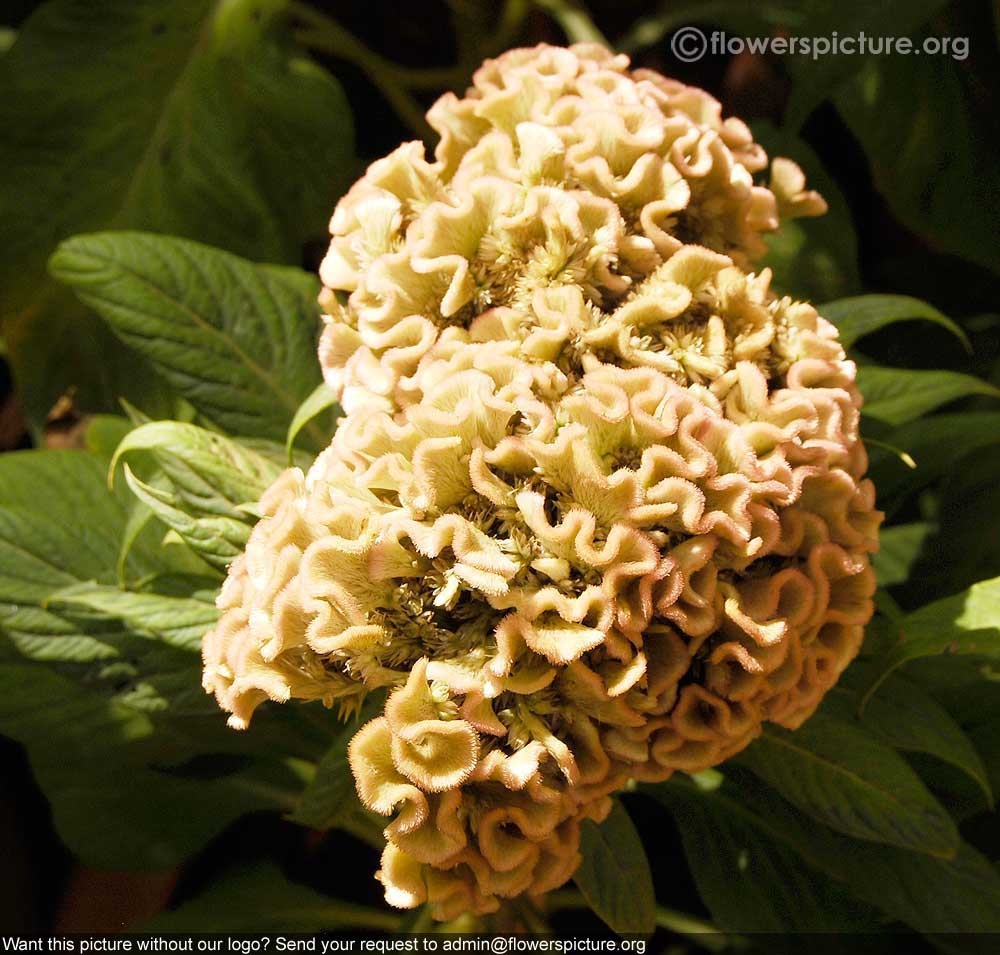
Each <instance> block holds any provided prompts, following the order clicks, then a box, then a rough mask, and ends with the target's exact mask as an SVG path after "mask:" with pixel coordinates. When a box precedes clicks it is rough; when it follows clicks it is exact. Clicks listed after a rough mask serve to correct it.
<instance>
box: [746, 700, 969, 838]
mask: <svg viewBox="0 0 1000 955" xmlns="http://www.w3.org/2000/svg"><path fill="white" fill-rule="evenodd" d="M736 759H737V761H738V762H739V763H740V764H741V765H744V766H746V767H748V768H749V769H750V770H751V771H752V772H754V773H755V774H756V775H757V776H759V777H760V778H761V779H763V780H765V781H766V782H767V783H768V785H770V786H772V787H774V789H776V790H777V791H778V792H779V793H781V795H782V796H784V797H785V798H786V799H787V800H788V801H789V802H791V803H792V804H793V805H795V806H797V807H798V808H799V809H801V810H802V811H803V812H805V813H807V814H808V815H810V816H812V817H813V818H814V819H817V820H819V821H820V822H823V823H825V824H826V825H828V826H830V828H832V829H835V830H837V831H838V832H842V833H844V834H845V835H849V836H853V837H854V838H856V839H863V840H868V841H874V842H883V843H886V844H887V845H894V846H899V847H901V848H905V849H913V850H916V851H917V852H926V853H929V854H931V855H938V856H948V855H950V854H951V853H952V852H954V850H955V847H956V846H957V845H958V831H957V830H956V828H955V824H954V823H953V822H952V820H951V818H950V817H949V816H948V814H947V813H946V812H945V810H944V809H943V808H942V807H941V806H940V805H939V804H938V802H937V800H935V798H934V797H933V796H932V795H931V794H930V792H929V791H928V790H927V788H926V787H925V786H924V784H923V783H922V782H921V781H920V778H919V777H918V776H917V775H916V773H914V772H913V770H912V769H910V767H909V766H907V764H906V762H905V761H904V760H903V759H901V758H900V757H899V756H898V755H897V754H896V753H895V752H893V750H891V749H889V747H887V746H884V745H882V744H881V743H879V742H877V741H876V740H874V739H872V738H871V737H870V736H868V735H867V734H866V733H864V732H862V731H861V730H859V729H856V728H855V727H853V726H851V725H850V724H848V723H844V722H842V721H840V720H836V719H833V718H831V717H829V716H827V715H826V714H824V713H817V714H815V715H814V716H812V717H811V718H810V719H809V720H808V721H806V723H805V724H804V725H803V726H801V727H800V728H799V729H798V730H796V731H795V732H794V733H791V732H789V731H788V730H785V729H782V728H780V727H775V726H767V727H766V728H765V730H764V733H763V734H762V735H761V736H760V737H759V738H758V739H757V740H756V742H754V743H752V744H751V745H750V747H749V748H748V749H746V750H744V752H743V753H742V754H740V755H739V756H737V757H736Z"/></svg>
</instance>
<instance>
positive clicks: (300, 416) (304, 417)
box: [285, 382, 340, 465]
mask: <svg viewBox="0 0 1000 955" xmlns="http://www.w3.org/2000/svg"><path fill="white" fill-rule="evenodd" d="M330 408H336V409H337V410H336V412H335V413H334V415H331V417H337V416H338V415H339V413H340V408H339V406H338V405H337V399H336V398H335V397H334V394H333V392H332V391H331V390H330V388H329V386H328V385H327V384H326V383H325V382H321V383H320V384H318V385H317V386H316V390H315V391H314V392H313V393H312V394H311V395H310V396H309V397H308V398H306V400H305V401H303V402H302V404H301V405H299V410H298V411H296V412H295V417H294V418H292V423H291V424H290V425H289V426H288V436H287V437H286V438H285V450H286V451H287V453H288V463H289V465H291V463H292V449H293V448H294V446H295V439H296V438H297V437H298V436H299V432H300V431H301V430H302V429H303V428H304V427H305V426H306V425H307V424H308V423H309V422H310V421H312V420H313V419H314V418H317V417H319V415H321V414H322V413H323V412H324V411H327V410H328V409H330ZM331 435H332V430H331Z"/></svg>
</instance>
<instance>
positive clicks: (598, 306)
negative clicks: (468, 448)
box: [320, 45, 826, 411]
mask: <svg viewBox="0 0 1000 955" xmlns="http://www.w3.org/2000/svg"><path fill="white" fill-rule="evenodd" d="M628 65H629V63H628V58H627V57H626V56H623V55H618V56H613V55H612V54H611V53H609V52H608V51H607V50H605V49H604V48H603V47H600V46H595V45H579V46H574V47H571V48H570V49H563V48H560V47H551V46H545V45H542V46H538V47H536V48H534V49H525V50H513V51H511V52H510V53H506V54H504V55H503V56H501V57H499V58H498V59H496V60H490V61H488V62H487V63H486V64H484V65H483V66H482V68H480V69H479V70H478V71H477V72H476V74H475V75H474V77H473V85H472V87H471V88H470V89H469V90H468V92H467V93H466V95H465V96H464V97H462V98H459V97H457V96H455V95H453V94H450V93H449V94H446V95H445V96H443V97H441V99H439V100H438V101H437V103H435V104H434V106H433V107H432V108H431V110H430V112H429V113H428V115H427V118H428V121H429V122H430V124H431V125H432V126H433V127H434V128H435V129H436V130H437V131H438V132H439V133H440V135H441V140H440V142H439V144H438V146H437V149H436V150H435V154H434V161H433V162H429V161H428V160H427V159H426V158H425V156H424V150H423V146H422V145H421V144H420V143H406V144H404V145H403V146H400V147H399V149H397V150H396V151H395V152H393V153H392V154H390V155H389V156H387V157H385V158H384V159H380V160H379V161H378V162H375V163H373V164H372V165H371V167H370V168H369V169H368V172H367V173H366V174H365V176H364V178H363V179H361V180H360V182H358V183H357V184H356V185H355V186H354V187H353V188H352V189H351V190H350V192H349V193H348V194H347V195H346V196H345V197H344V199H343V200H342V201H341V202H340V204H339V205H338V206H337V209H336V212H335V213H334V215H333V219H332V220H331V223H330V230H331V232H332V234H333V239H332V242H331V244H330V249H329V252H328V254H327V256H326V258H325V260H324V262H323V264H322V266H321V269H320V275H321V277H322V279H323V282H324V285H325V287H326V291H325V293H324V297H323V302H324V305H325V307H326V310H327V315H328V324H327V328H326V332H325V334H324V336H323V342H322V345H321V348H320V357H321V360H322V363H323V367H324V371H325V374H326V379H327V381H328V383H329V384H330V385H331V386H332V387H333V388H334V389H335V391H337V392H338V394H339V393H342V404H343V406H344V408H345V410H347V411H351V410H353V409H354V408H355V407H360V406H362V405H366V406H367V405H370V404H371V402H372V401H373V400H379V401H382V402H386V403H388V404H389V405H390V406H391V405H402V404H405V403H406V402H407V401H409V400H411V396H412V389H411V387H410V385H409V381H408V379H409V378H410V376H411V375H412V373H413V371H414V369H415V368H416V365H417V363H418V362H419V360H420V359H421V358H422V357H423V356H424V355H425V354H426V353H427V352H428V351H429V349H430V348H431V347H432V346H433V345H434V343H435V342H436V341H437V339H438V338H439V337H440V335H441V334H442V333H443V332H444V331H446V330H448V329H467V328H468V327H469V326H470V325H471V324H472V323H473V322H474V321H475V320H476V319H477V318H478V317H479V316H482V315H484V314H492V313H494V312H497V311H501V312H504V313H505V314H506V321H507V322H508V323H519V324H522V325H526V324H527V325H535V324H538V323H539V322H540V321H541V322H544V321H545V318H544V313H545V312H546V310H547V309H551V308H552V307H553V306H552V305H550V304H547V303H548V302H549V301H550V300H551V299H552V298H553V297H555V299H556V301H557V302H558V293H559V292H560V291H569V290H572V291H574V292H578V293H579V296H580V300H581V304H582V306H583V307H584V308H586V309H590V310H593V311H594V312H595V313H598V314H608V313H610V312H613V311H614V310H615V309H616V308H618V307H619V306H620V304H621V303H622V302H623V301H624V300H625V299H627V298H629V297H630V296H634V295H635V294H636V293H637V292H639V291H640V290H641V289H642V287H643V284H644V282H645V281H646V279H648V278H649V277H650V276H651V275H652V274H653V273H655V272H656V270H657V269H658V268H659V267H660V266H661V265H662V264H663V263H664V262H665V261H667V260H668V259H669V258H670V257H671V256H672V255H673V254H674V253H675V252H677V250H678V249H680V248H681V247H682V246H683V245H685V244H696V245H700V246H704V247H706V248H708V249H711V250H712V251H714V252H718V253H721V254H722V255H725V256H728V257H729V258H730V259H732V261H733V263H734V264H735V265H736V266H738V267H746V266H748V265H749V264H750V262H751V261H752V260H754V259H755V258H758V257H759V256H760V255H761V254H762V253H763V252H764V251H765V246H764V242H763V239H762V234H763V233H766V232H769V231H772V230H774V229H775V228H777V226H778V222H779V212H780V214H781V215H783V216H785V217H791V216H793V215H815V214H817V213H819V212H822V211H824V210H825V208H826V206H825V203H824V202H823V200H822V199H821V198H820V197H819V196H818V195H817V194H816V193H815V192H810V191H808V190H806V189H805V179H804V177H803V175H802V173H801V171H800V170H799V169H798V167H797V166H796V165H795V164H794V163H793V162H791V161H790V160H787V159H781V160H776V161H775V163H774V165H773V167H772V174H771V188H767V187H766V186H764V185H762V184H760V183H758V182H757V181H756V180H755V176H758V177H759V175H760V174H761V173H762V171H763V170H764V169H765V167H766V165H767V157H766V155H765V153H764V151H763V149H762V148H761V147H760V146H759V145H757V144H756V143H755V142H754V141H753V138H752V136H751V135H750V131H749V129H748V128H747V126H746V125H745V124H744V123H742V122H741V121H740V120H738V119H732V118H730V119H726V120H723V119H722V116H721V106H720V104H719V103H718V102H717V101H716V100H714V99H713V98H712V97H711V96H709V95H708V94H707V93H705V92H704V91H702V90H699V89H695V88H693V87H689V86H685V85H683V84H681V83H677V82H675V81H673V80H668V79H666V78H664V77H663V76H660V75H659V74H658V73H654V72H652V71H649V70H636V71H629V69H628ZM539 293H541V295H540V294H539ZM540 299H541V300H540ZM554 307H556V308H558V304H557V305H555V306H554ZM539 310H541V312H542V314H539Z"/></svg>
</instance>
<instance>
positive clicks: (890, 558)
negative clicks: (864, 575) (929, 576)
mask: <svg viewBox="0 0 1000 955" xmlns="http://www.w3.org/2000/svg"><path fill="white" fill-rule="evenodd" d="M932 530H933V525H931V524H928V523H926V522H924V521H918V522H916V523H914V524H897V525H896V526H895V527H886V528H883V529H882V530H881V531H880V532H879V537H878V553H877V554H873V555H872V566H873V567H874V568H875V576H876V577H877V578H878V584H879V586H880V587H891V586H892V585H893V584H900V583H902V582H903V581H904V580H906V579H907V577H909V576H910V568H911V567H913V565H914V563H916V560H917V558H918V557H919V556H920V549H921V547H922V546H923V544H924V541H926V540H927V536H928V535H929V534H930V533H931V531H932Z"/></svg>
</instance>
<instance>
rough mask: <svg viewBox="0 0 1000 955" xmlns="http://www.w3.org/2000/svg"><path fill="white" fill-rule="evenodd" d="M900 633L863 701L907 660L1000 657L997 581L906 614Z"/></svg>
mask: <svg viewBox="0 0 1000 955" xmlns="http://www.w3.org/2000/svg"><path fill="white" fill-rule="evenodd" d="M900 632H901V634H902V639H901V640H900V641H899V642H898V643H897V644H896V646H894V647H893V648H892V649H891V650H890V651H889V652H888V653H887V654H886V655H885V656H883V657H881V658H880V659H879V661H878V663H877V666H876V668H875V670H874V671H873V673H872V675H871V677H870V679H869V680H868V682H867V684H866V686H865V691H864V694H863V698H864V699H867V698H868V697H870V696H871V694H872V693H874V692H875V690H876V689H877V688H878V687H879V685H880V684H881V683H882V681H883V680H885V678H886V677H887V676H888V675H889V674H890V673H892V672H893V670H895V669H896V668H897V667H899V666H902V664H904V663H906V662H907V661H908V660H916V659H918V658H919V657H928V656H935V655H936V654H940V653H978V654H990V655H993V656H1000V577H995V578H993V579H992V580H983V581H980V582H979V583H978V584H973V586H972V587H970V588H969V589H968V590H966V591H964V592H963V593H960V594H955V595H954V596H952V597H945V598H944V599H943V600H936V601H934V603H931V604H927V606H925V607H921V608H920V609H919V610H915V611H914V612H913V613H910V614H907V616H906V618H905V619H904V620H903V621H902V623H901V625H900Z"/></svg>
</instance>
